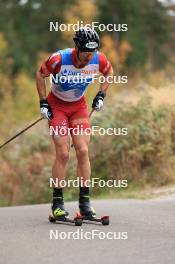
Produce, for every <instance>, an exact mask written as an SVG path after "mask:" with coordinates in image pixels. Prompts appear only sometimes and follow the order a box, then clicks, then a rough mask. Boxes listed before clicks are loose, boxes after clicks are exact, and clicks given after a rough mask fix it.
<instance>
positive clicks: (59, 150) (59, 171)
mask: <svg viewBox="0 0 175 264" xmlns="http://www.w3.org/2000/svg"><path fill="white" fill-rule="evenodd" d="M53 141H54V145H55V152H56V158H55V161H54V165H53V168H52V177H53V179H54V180H55V182H57V181H58V183H59V182H60V181H61V180H64V179H65V174H66V165H67V162H68V160H69V148H70V136H62V137H58V138H56V139H53ZM57 187H61V186H57Z"/></svg>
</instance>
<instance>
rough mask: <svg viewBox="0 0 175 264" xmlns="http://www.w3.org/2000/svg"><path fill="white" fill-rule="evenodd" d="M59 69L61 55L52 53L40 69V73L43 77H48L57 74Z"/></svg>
mask: <svg viewBox="0 0 175 264" xmlns="http://www.w3.org/2000/svg"><path fill="white" fill-rule="evenodd" d="M60 68H61V55H60V53H58V52H56V53H53V54H52V55H51V56H50V57H49V58H48V59H47V60H46V61H44V62H43V63H42V65H41V67H40V72H41V74H42V75H43V76H44V77H48V76H49V75H50V74H51V73H52V74H56V73H59V71H60Z"/></svg>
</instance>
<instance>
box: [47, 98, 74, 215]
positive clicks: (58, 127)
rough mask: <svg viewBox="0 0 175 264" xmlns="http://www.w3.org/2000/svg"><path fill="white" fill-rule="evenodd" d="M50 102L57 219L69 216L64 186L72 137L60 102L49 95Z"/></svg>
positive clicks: (54, 207)
mask: <svg viewBox="0 0 175 264" xmlns="http://www.w3.org/2000/svg"><path fill="white" fill-rule="evenodd" d="M48 102H49V105H50V106H51V109H52V112H53V119H52V120H50V121H49V126H50V132H51V131H52V139H53V142H54V145H55V153H56V156H55V161H54V164H53V168H52V178H53V179H54V183H56V185H52V187H53V200H52V212H53V215H54V216H55V217H57V216H63V215H67V212H66V211H65V209H64V199H63V188H62V187H63V185H61V182H60V181H61V180H64V179H65V174H66V165H67V162H68V159H69V148H70V136H69V135H68V130H67V129H68V118H67V115H66V114H65V112H64V109H63V108H62V106H61V105H60V102H59V100H57V98H55V97H54V96H53V95H51V94H49V96H48Z"/></svg>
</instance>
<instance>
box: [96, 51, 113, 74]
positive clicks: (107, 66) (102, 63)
mask: <svg viewBox="0 0 175 264" xmlns="http://www.w3.org/2000/svg"><path fill="white" fill-rule="evenodd" d="M111 67H112V66H111V63H110V62H109V61H108V59H107V58H106V56H105V55H104V53H102V52H99V71H100V73H102V74H103V75H104V76H105V75H108V73H109V71H110V70H111Z"/></svg>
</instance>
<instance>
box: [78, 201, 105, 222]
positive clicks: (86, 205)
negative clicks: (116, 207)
mask: <svg viewBox="0 0 175 264" xmlns="http://www.w3.org/2000/svg"><path fill="white" fill-rule="evenodd" d="M77 217H80V218H82V221H83V222H84V221H85V222H86V221H91V222H98V223H101V224H102V225H109V216H102V217H97V215H96V212H95V210H94V208H93V207H92V206H91V204H90V201H89V199H87V200H84V201H79V212H78V213H77Z"/></svg>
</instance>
